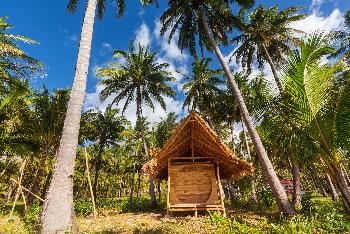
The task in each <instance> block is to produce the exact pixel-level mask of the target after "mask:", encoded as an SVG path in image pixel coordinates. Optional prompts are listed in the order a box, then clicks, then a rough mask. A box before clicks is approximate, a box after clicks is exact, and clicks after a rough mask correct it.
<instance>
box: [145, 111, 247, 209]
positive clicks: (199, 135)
mask: <svg viewBox="0 0 350 234" xmlns="http://www.w3.org/2000/svg"><path fill="white" fill-rule="evenodd" d="M143 171H144V172H145V173H146V174H148V175H149V176H151V177H153V178H154V179H156V180H162V179H166V180H167V181H168V193H167V213H168V214H169V212H170V211H195V215H197V211H198V210H221V211H223V212H224V214H225V207H224V201H223V197H224V194H223V189H222V186H221V179H237V178H239V177H242V176H244V175H247V174H250V173H252V171H253V167H252V166H251V164H249V163H247V162H246V161H244V160H241V159H239V158H238V157H237V156H236V155H234V154H233V152H232V151H231V150H230V149H229V148H228V147H227V146H226V145H225V144H223V143H222V142H221V141H220V139H219V137H218V135H217V134H216V133H215V132H214V131H213V130H212V129H211V128H210V127H209V126H208V125H207V124H206V122H205V121H204V120H203V119H202V118H201V117H200V116H199V115H198V114H197V113H196V112H192V113H191V114H190V115H188V116H187V117H185V118H184V119H183V120H182V121H181V122H180V124H179V126H178V127H177V128H176V130H175V131H174V133H173V134H172V135H171V137H170V138H169V140H168V141H167V143H166V144H165V146H164V147H163V149H161V150H160V151H159V152H158V153H157V154H156V155H155V156H154V158H153V159H152V160H150V161H149V162H148V163H146V164H145V165H144V166H143ZM218 194H220V199H219V196H218Z"/></svg>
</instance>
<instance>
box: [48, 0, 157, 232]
mask: <svg viewBox="0 0 350 234" xmlns="http://www.w3.org/2000/svg"><path fill="white" fill-rule="evenodd" d="M140 1H141V3H143V4H145V3H151V2H152V0H140ZM116 2H117V16H122V15H123V12H124V8H125V0H116ZM78 3H79V0H69V3H68V6H67V10H68V11H69V12H71V13H74V12H75V11H76V10H77V7H78ZM106 5H107V2H106V1H105V0H86V8H85V14H84V20H83V25H82V30H81V35H80V45H79V51H78V59H77V64H76V69H75V74H74V81H73V86H72V90H71V94H70V99H69V103H68V109H67V114H66V118H65V121H64V127H63V133H62V138H61V143H60V146H59V149H58V155H57V159H58V160H57V162H56V165H55V170H54V173H53V177H52V181H51V183H50V187H49V190H48V193H47V196H46V198H45V202H44V207H43V211H42V215H41V222H42V226H41V228H42V230H41V231H42V232H43V233H57V232H67V231H68V232H70V231H74V232H77V227H76V225H75V222H74V209H73V172H74V165H75V157H76V148H77V145H78V137H79V125H80V116H81V109H82V106H83V101H84V96H85V89H86V81H87V75H88V70H89V69H88V68H89V60H90V51H91V41H92V34H93V28H94V27H93V26H94V21H95V15H96V8H97V12H98V18H99V19H102V17H103V14H104V11H105V9H106V7H107V6H106Z"/></svg>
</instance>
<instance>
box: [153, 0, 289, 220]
mask: <svg viewBox="0 0 350 234" xmlns="http://www.w3.org/2000/svg"><path fill="white" fill-rule="evenodd" d="M233 2H238V3H240V4H241V5H244V6H245V7H248V6H250V5H251V4H252V3H253V2H254V1H250V0H247V1H241V0H239V1H234V0H230V1H228V0H218V1H198V0H192V1H188V0H169V6H168V8H167V9H166V10H165V12H164V13H163V15H162V16H161V18H160V20H161V22H162V24H163V26H162V29H161V33H162V34H164V33H165V32H166V31H167V30H169V29H170V28H171V31H170V34H169V40H171V38H172V36H173V35H174V33H175V32H177V31H178V32H179V40H178V46H179V48H180V49H181V50H183V49H185V48H188V49H189V51H190V52H191V53H192V54H196V42H197V38H198V43H199V46H200V47H201V48H203V47H204V46H205V47H206V48H207V49H209V50H214V52H215V54H216V55H217V57H218V59H219V61H220V63H221V65H222V68H223V70H224V72H225V74H226V78H227V82H228V84H229V86H230V88H231V90H232V92H233V93H234V95H235V99H236V101H237V103H238V107H239V110H240V113H241V115H242V118H243V121H244V123H245V124H246V127H247V129H248V132H249V134H250V137H251V139H252V141H253V144H254V147H255V150H256V152H257V155H258V157H259V160H260V163H261V165H262V168H263V171H264V173H265V175H266V178H267V180H268V183H269V185H270V187H271V189H272V192H273V194H274V196H275V198H276V200H277V205H278V207H279V209H280V210H281V211H282V212H285V213H286V214H289V215H294V214H295V210H294V208H293V207H292V205H291V204H290V202H289V201H288V197H287V194H286V193H285V191H284V189H283V187H282V185H281V183H280V181H279V179H278V177H277V174H276V172H275V170H274V168H273V165H272V163H271V161H270V159H269V157H268V156H267V153H266V150H265V148H264V146H263V144H262V142H261V139H260V137H259V135H258V133H257V131H256V129H255V127H254V124H253V122H252V120H251V117H250V115H249V112H248V109H247V107H246V104H245V102H244V99H243V97H242V94H241V92H240V90H239V88H238V85H237V83H236V81H235V80H234V77H233V75H232V73H231V71H230V68H229V66H228V64H227V62H226V60H225V58H224V56H223V55H222V53H221V51H220V49H219V46H218V44H217V42H222V43H223V44H224V45H226V44H228V37H227V34H226V32H228V31H231V30H232V29H233V23H234V22H233V20H232V19H233V15H232V11H231V6H230V3H233Z"/></svg>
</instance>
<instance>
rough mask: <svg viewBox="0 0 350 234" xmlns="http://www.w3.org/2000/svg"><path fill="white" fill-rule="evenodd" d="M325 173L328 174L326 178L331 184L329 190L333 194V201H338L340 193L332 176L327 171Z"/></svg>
mask: <svg viewBox="0 0 350 234" xmlns="http://www.w3.org/2000/svg"><path fill="white" fill-rule="evenodd" d="M325 175H326V180H327V183H328V186H329V190H330V192H331V195H332V199H333V201H338V193H337V191H336V190H335V187H334V185H333V182H332V180H331V178H330V177H329V175H328V174H327V172H325Z"/></svg>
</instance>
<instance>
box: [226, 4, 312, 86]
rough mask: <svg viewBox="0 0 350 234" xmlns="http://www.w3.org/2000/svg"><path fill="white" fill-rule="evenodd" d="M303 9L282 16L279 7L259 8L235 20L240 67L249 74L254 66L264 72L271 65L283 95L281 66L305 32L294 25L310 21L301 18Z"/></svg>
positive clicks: (237, 54) (283, 12)
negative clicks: (263, 69)
mask: <svg viewBox="0 0 350 234" xmlns="http://www.w3.org/2000/svg"><path fill="white" fill-rule="evenodd" d="M299 9H300V7H288V8H287V9H285V10H283V11H280V12H278V6H273V7H270V8H268V9H266V8H265V7H264V6H263V5H260V6H258V7H257V8H256V9H255V10H253V11H252V12H251V13H249V15H248V18H247V17H246V16H245V14H240V15H239V16H238V17H235V25H236V26H237V28H238V29H239V31H240V32H241V34H240V35H238V36H236V37H234V38H233V39H232V42H233V43H234V44H236V45H238V48H237V49H236V50H235V52H234V53H233V54H232V56H231V58H232V57H234V56H235V57H236V61H237V63H238V64H241V65H242V67H243V68H245V69H246V70H247V73H248V74H249V73H250V72H251V70H252V66H253V65H254V64H255V63H257V64H258V67H259V68H260V69H262V68H263V67H264V65H265V63H266V62H267V63H268V64H269V65H270V67H271V70H272V73H273V76H274V79H275V82H276V84H277V87H278V89H279V91H280V92H282V84H281V81H280V79H279V78H278V74H277V66H279V65H281V64H282V63H283V61H284V57H285V56H286V55H287V54H288V53H289V52H290V51H291V49H290V46H291V45H293V44H295V43H298V42H299V38H298V35H299V34H300V33H301V31H299V30H296V29H294V28H292V27H291V23H293V22H295V21H299V20H301V19H303V18H305V17H306V15H305V14H297V11H298V10H299Z"/></svg>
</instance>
